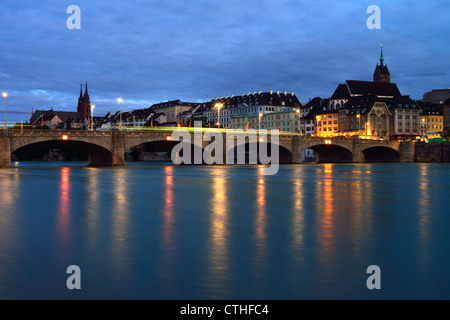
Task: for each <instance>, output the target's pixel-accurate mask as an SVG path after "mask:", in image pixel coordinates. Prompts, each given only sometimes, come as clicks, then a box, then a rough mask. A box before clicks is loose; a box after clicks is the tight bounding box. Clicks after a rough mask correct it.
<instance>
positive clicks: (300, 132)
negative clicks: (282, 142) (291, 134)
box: [296, 109, 302, 135]
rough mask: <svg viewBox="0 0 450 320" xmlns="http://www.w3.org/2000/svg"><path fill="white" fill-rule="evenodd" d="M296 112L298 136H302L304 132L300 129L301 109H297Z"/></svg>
mask: <svg viewBox="0 0 450 320" xmlns="http://www.w3.org/2000/svg"><path fill="white" fill-rule="evenodd" d="M296 112H297V113H298V134H299V135H301V134H302V130H301V128H300V109H297V110H296Z"/></svg>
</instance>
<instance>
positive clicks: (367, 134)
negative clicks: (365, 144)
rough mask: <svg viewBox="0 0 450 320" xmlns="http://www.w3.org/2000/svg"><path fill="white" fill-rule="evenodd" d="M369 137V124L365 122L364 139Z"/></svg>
mask: <svg viewBox="0 0 450 320" xmlns="http://www.w3.org/2000/svg"><path fill="white" fill-rule="evenodd" d="M368 137H369V123H368V122H366V139H367V138H368Z"/></svg>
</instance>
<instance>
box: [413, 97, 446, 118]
mask: <svg viewBox="0 0 450 320" xmlns="http://www.w3.org/2000/svg"><path fill="white" fill-rule="evenodd" d="M417 104H418V105H419V107H420V108H421V109H422V114H423V115H427V116H442V115H443V114H444V108H443V105H442V104H437V103H433V102H427V101H417Z"/></svg>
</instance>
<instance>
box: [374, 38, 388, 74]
mask: <svg viewBox="0 0 450 320" xmlns="http://www.w3.org/2000/svg"><path fill="white" fill-rule="evenodd" d="M373 82H383V83H391V74H390V73H389V69H388V67H387V65H385V64H384V57H383V45H381V56H380V64H378V63H377V66H376V67H375V72H374V73H373Z"/></svg>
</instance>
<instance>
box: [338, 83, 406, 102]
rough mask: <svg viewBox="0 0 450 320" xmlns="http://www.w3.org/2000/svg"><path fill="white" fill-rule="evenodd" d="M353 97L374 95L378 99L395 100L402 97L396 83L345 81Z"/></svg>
mask: <svg viewBox="0 0 450 320" xmlns="http://www.w3.org/2000/svg"><path fill="white" fill-rule="evenodd" d="M345 84H346V85H347V88H348V91H349V93H350V95H351V96H355V95H364V94H372V95H375V96H377V97H387V98H395V97H399V96H401V93H400V91H399V90H398V88H397V85H396V84H395V83H386V82H373V81H357V80H347V81H345Z"/></svg>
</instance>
